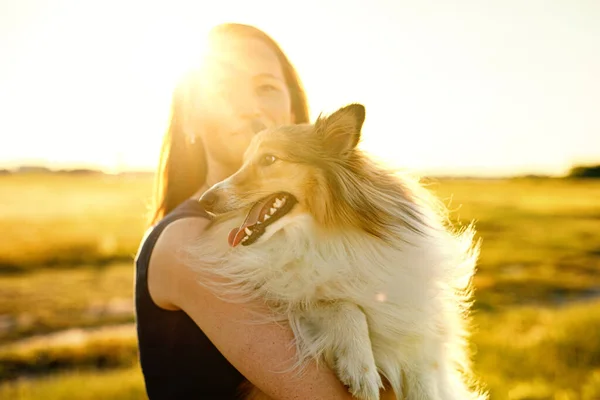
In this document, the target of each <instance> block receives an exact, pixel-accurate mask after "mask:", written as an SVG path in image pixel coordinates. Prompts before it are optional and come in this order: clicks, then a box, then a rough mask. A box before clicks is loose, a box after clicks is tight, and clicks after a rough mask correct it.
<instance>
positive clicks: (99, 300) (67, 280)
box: [0, 263, 133, 344]
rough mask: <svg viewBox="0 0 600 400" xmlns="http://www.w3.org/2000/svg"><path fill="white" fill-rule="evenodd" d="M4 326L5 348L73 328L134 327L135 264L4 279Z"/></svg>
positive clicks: (0, 334)
mask: <svg viewBox="0 0 600 400" xmlns="http://www.w3.org/2000/svg"><path fill="white" fill-rule="evenodd" d="M0 322H1V325H0V344H2V343H6V342H7V341H9V340H14V339H20V338H22V337H25V336H28V335H33V334H40V333H48V332H53V331H56V330H59V329H66V328H70V327H73V326H80V327H86V326H98V325H102V324H114V323H124V322H133V263H125V264H123V263H121V264H112V265H109V266H106V267H101V268H91V267H85V266H82V267H81V268H71V269H59V270H53V269H42V270H37V271H32V272H29V273H24V274H9V275H5V276H2V275H0ZM2 328H3V329H2Z"/></svg>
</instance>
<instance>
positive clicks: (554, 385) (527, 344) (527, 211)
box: [0, 174, 600, 400]
mask: <svg viewBox="0 0 600 400" xmlns="http://www.w3.org/2000/svg"><path fill="white" fill-rule="evenodd" d="M428 186H429V187H430V189H431V190H433V191H434V192H435V193H436V194H438V195H439V197H440V198H441V199H442V200H443V201H444V203H445V204H447V205H448V207H449V208H450V209H451V210H452V217H453V219H454V220H455V221H463V222H469V221H470V220H475V222H476V227H477V229H478V232H479V235H480V236H481V237H482V239H483V243H482V256H481V261H480V266H479V270H478V273H477V276H476V279H475V287H476V292H475V296H476V302H475V311H474V324H475V328H476V329H475V333H474V336H473V348H474V350H475V356H474V357H475V359H474V361H475V369H476V371H477V373H478V374H479V376H480V378H481V379H482V381H483V382H484V383H486V384H487V387H488V389H489V390H490V393H491V395H492V396H491V398H492V399H498V400H502V399H511V400H526V399H528V400H533V399H535V400H538V399H539V400H541V399H561V400H562V399H565V400H566V399H581V400H593V399H600V181H597V180H596V181H593V180H567V179H504V180H467V179H463V180H459V179H456V180H452V179H443V180H430V181H428ZM151 190H152V177H151V175H115V176H110V175H101V174H88V175H85V174H81V175H73V174H38V175H36V174H30V175H28V174H16V175H2V176H0V199H2V200H0V229H2V232H4V237H3V240H2V241H0V398H3V399H4V398H7V399H23V400H25V399H27V400H29V399H38V398H44V399H48V400H57V399H72V398H77V399H89V400H96V399H106V398H110V399H115V400H119V399H143V398H144V389H143V383H142V380H141V375H140V372H139V367H138V365H137V353H136V341H135V332H134V327H133V322H134V319H133V305H132V304H133V300H132V294H133V264H132V260H133V256H134V254H135V252H136V250H137V246H138V244H139V240H140V239H141V237H142V235H143V233H144V229H145V219H146V216H147V211H148V205H149V203H150V194H151Z"/></svg>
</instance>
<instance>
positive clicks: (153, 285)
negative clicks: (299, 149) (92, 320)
mask: <svg viewBox="0 0 600 400" xmlns="http://www.w3.org/2000/svg"><path fill="white" fill-rule="evenodd" d="M209 42H210V44H211V45H212V49H211V50H209V51H208V53H207V55H206V57H205V59H204V61H203V63H202V67H201V68H200V70H199V71H196V72H195V73H193V74H191V75H190V76H188V77H187V79H186V80H184V81H183V82H182V83H181V84H180V85H179V86H178V88H177V89H176V90H175V92H174V95H173V100H172V110H171V111H172V114H171V121H170V126H169V129H168V132H167V134H166V137H165V141H164V144H163V149H162V154H161V160H160V166H159V172H158V176H157V183H158V184H157V187H156V203H155V210H154V214H153V218H152V221H151V225H152V228H151V229H150V230H149V231H148V233H147V235H146V236H145V238H144V240H143V242H142V244H141V246H140V251H139V252H138V255H137V258H136V319H137V329H138V340H139V351H140V362H141V366H142V371H143V373H144V379H145V382H146V389H147V392H148V395H149V398H150V400H156V399H159V400H160V399H169V400H176V399H234V398H236V395H237V390H238V386H239V385H240V383H241V382H243V380H244V379H243V377H246V378H247V379H248V380H250V381H251V382H252V383H253V384H255V385H256V386H258V387H259V388H260V389H261V390H262V391H263V392H264V393H266V394H268V395H269V396H271V397H272V398H274V399H350V398H351V396H350V395H349V394H348V392H347V390H346V388H345V387H344V386H343V385H342V384H341V383H340V382H339V380H338V379H337V378H336V377H335V375H334V374H333V373H332V372H331V371H330V370H327V369H323V368H320V369H317V368H316V364H310V365H308V366H307V368H306V370H305V371H304V374H302V375H301V376H296V374H295V371H289V372H281V371H282V370H285V369H286V367H287V366H290V365H291V364H290V363H291V362H292V361H293V357H294V354H295V353H294V349H293V347H292V346H290V343H291V341H292V339H293V335H292V332H291V330H290V329H289V328H288V327H284V326H280V325H276V324H264V325H260V324H245V323H243V322H239V321H244V320H246V321H247V320H248V317H250V316H251V312H252V311H251V310H250V309H249V307H250V305H241V304H234V303H231V302H225V301H222V300H219V299H217V298H216V297H215V296H214V295H212V294H211V293H210V292H209V291H207V290H206V289H205V288H203V287H202V286H200V285H198V284H196V283H195V279H196V277H195V275H194V274H193V273H192V271H191V270H190V269H188V267H187V266H186V265H185V264H184V263H182V262H181V261H180V259H179V258H178V250H179V249H180V248H181V246H182V245H184V244H186V243H189V242H190V241H193V240H202V231H203V229H204V227H205V226H206V225H207V223H208V219H207V215H206V214H205V213H204V211H203V210H202V209H201V208H200V207H199V205H198V203H197V199H198V198H199V197H200V195H201V194H202V193H203V192H204V191H205V190H206V189H207V188H209V187H210V186H211V185H213V184H214V183H216V182H218V181H220V180H222V179H224V178H226V177H227V176H229V175H231V174H232V173H233V172H235V171H236V169H237V168H238V167H239V166H240V165H241V162H242V156H243V153H244V151H245V149H246V147H247V145H248V144H249V141H250V140H251V138H252V136H253V135H254V134H255V133H256V132H258V131H260V130H262V129H264V128H265V127H270V126H274V125H278V124H284V123H302V122H307V121H308V119H309V116H308V108H307V104H306V97H305V94H304V91H303V89H302V85H301V83H300V80H299V79H298V77H297V75H296V72H295V70H294V68H293V66H292V65H291V63H290V62H289V61H288V60H287V58H286V56H285V55H284V53H283V52H282V51H281V49H280V48H279V46H278V45H277V44H276V43H275V42H274V41H273V40H272V39H271V38H270V37H268V36H267V35H266V34H264V33H263V32H261V31H259V30H257V29H256V28H253V27H250V26H246V25H239V24H226V25H220V26H218V27H216V28H214V29H213V30H212V31H211V33H210V35H209ZM260 306H261V305H256V306H255V307H260ZM253 307H254V306H253ZM253 310H255V308H253Z"/></svg>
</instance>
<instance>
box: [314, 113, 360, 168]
mask: <svg viewBox="0 0 600 400" xmlns="http://www.w3.org/2000/svg"><path fill="white" fill-rule="evenodd" d="M364 122H365V107H364V106H363V105H362V104H356V103H355V104H350V105H347V106H345V107H343V108H340V109H339V110H337V111H336V112H334V113H333V114H331V115H330V116H328V117H321V116H319V118H318V119H317V121H316V122H315V133H316V134H317V135H318V136H319V137H320V139H321V140H322V141H323V144H324V146H325V149H326V150H327V151H329V152H332V153H334V154H335V155H341V156H343V155H346V154H347V153H348V152H350V151H351V150H352V149H354V148H355V147H356V145H357V144H358V142H359V141H360V134H361V129H362V126H363V123H364Z"/></svg>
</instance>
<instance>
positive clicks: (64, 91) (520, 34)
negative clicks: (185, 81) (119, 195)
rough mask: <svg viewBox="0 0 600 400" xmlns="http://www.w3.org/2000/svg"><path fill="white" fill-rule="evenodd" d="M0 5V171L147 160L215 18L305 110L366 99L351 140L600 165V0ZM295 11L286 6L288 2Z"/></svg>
mask: <svg viewBox="0 0 600 400" xmlns="http://www.w3.org/2000/svg"><path fill="white" fill-rule="evenodd" d="M206 4H208V2H202V1H181V0H179V1H178V0H169V1H133V0H118V1H117V0H104V1H91V0H52V1H50V0H46V1H43V0H0V59H1V60H2V61H1V62H0V168H3V167H4V168H6V167H14V166H16V165H19V164H23V163H27V164H41V165H46V166H50V167H53V168H63V167H67V168H72V167H92V168H102V169H105V170H107V171H118V170H127V169H137V170H139V169H149V170H152V169H154V168H155V166H156V163H157V159H158V152H159V147H160V143H161V138H162V135H163V133H164V130H165V128H166V124H167V118H168V111H169V102H170V95H171V90H172V88H173V84H174V82H175V80H176V79H177V77H178V76H179V74H181V73H182V72H183V71H184V70H185V69H186V68H187V67H188V66H190V65H191V63H193V62H194V60H195V59H196V57H198V56H199V54H200V52H201V51H200V50H201V48H202V46H203V41H204V37H205V34H206V31H208V29H210V28H211V27H212V26H213V25H215V24H218V23H221V22H242V23H248V24H252V25H255V26H257V27H259V28H261V29H263V30H264V31H265V32H267V33H268V34H270V35H271V36H272V37H274V38H275V40H277V41H278V42H279V43H280V44H281V46H282V47H283V49H284V51H285V52H286V53H287V55H288V56H289V58H290V59H291V60H292V62H293V63H294V64H295V66H296V67H297V69H298V71H299V73H300V75H301V77H302V80H303V82H304V85H305V87H306V90H307V92H308V97H309V101H310V103H311V115H312V117H313V118H315V117H316V116H317V115H318V114H319V113H320V112H331V111H334V110H335V109H337V108H339V107H341V106H343V105H345V104H347V103H350V102H360V103H362V104H364V105H365V107H366V110H367V119H366V122H365V125H364V129H363V143H362V144H361V146H362V147H363V148H365V149H367V150H369V151H370V152H372V153H374V154H375V155H377V156H379V157H381V158H383V159H385V160H388V161H389V162H390V163H392V164H394V165H397V166H400V167H403V168H406V169H408V170H413V171H417V172H420V173H435V174H449V175H452V174H470V175H512V174H528V173H541V174H563V173H565V172H566V171H567V170H568V169H569V168H570V167H571V166H572V165H573V164H579V163H594V162H600V23H598V21H600V2H599V1H597V0H578V1H575V0H562V1H560V0H555V1H547V0H543V1H542V0H527V1H523V0H498V1H479V0H471V1H467V0H458V1H452V2H448V1H446V0H437V1H429V0H421V1H410V2H409V1H403V0H368V1H367V0H363V1H355V0H345V1H343V2H342V1H339V0H335V1H334V0H318V1H317V0H304V1H303V2H302V5H300V3H299V2H283V1H266V0H254V1H251V2H250V1H245V0H239V1H228V0H219V1H214V2H211V3H210V8H208V7H207V6H206ZM294 7H295V8H294Z"/></svg>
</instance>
